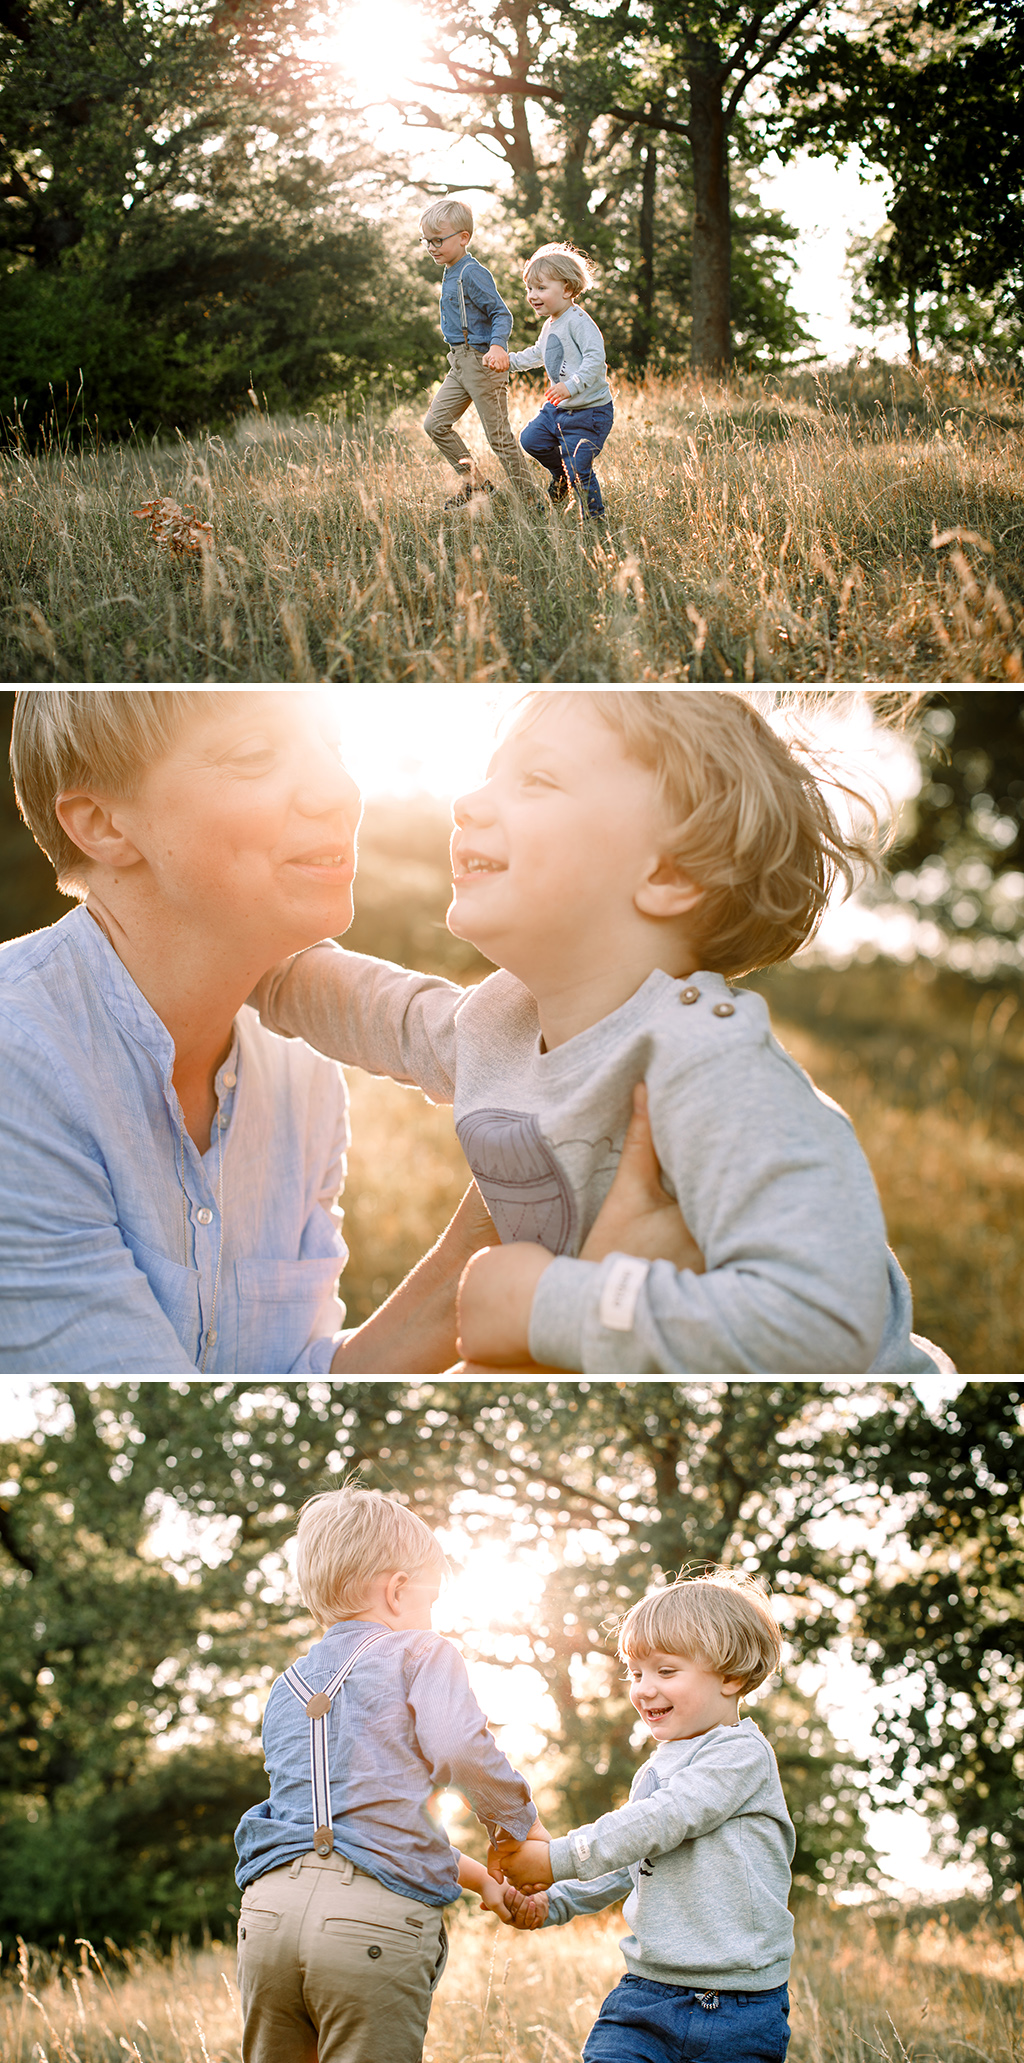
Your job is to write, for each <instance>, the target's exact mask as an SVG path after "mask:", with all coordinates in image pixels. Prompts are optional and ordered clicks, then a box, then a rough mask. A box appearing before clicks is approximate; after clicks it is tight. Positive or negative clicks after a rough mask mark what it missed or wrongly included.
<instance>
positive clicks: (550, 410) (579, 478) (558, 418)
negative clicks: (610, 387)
mask: <svg viewBox="0 0 1024 2063" xmlns="http://www.w3.org/2000/svg"><path fill="white" fill-rule="evenodd" d="M614 418H615V410H614V408H613V407H612V404H611V402H610V401H602V402H600V403H599V404H598V406H597V407H596V408H566V407H564V406H563V407H561V408H556V406H555V404H554V402H553V401H545V403H544V406H543V408H542V409H541V412H540V414H539V415H535V416H534V418H533V421H532V423H527V425H526V428H525V430H521V431H520V434H519V442H520V444H521V445H522V447H523V450H524V451H528V452H529V454H530V457H531V458H535V459H537V460H538V462H539V464H540V465H542V466H544V467H545V468H546V469H547V471H548V472H549V473H550V474H551V478H552V480H553V481H554V483H555V486H556V487H557V486H559V485H560V484H561V483H562V482H563V481H565V480H568V482H569V485H570V487H575V489H576V492H577V494H578V495H579V496H580V497H581V498H583V497H585V498H586V504H587V508H588V510H589V512H590V514H591V515H592V516H603V515H604V502H603V501H602V499H601V483H600V481H599V480H598V477H597V474H596V473H595V471H594V460H595V458H596V457H597V454H598V452H599V451H600V449H601V446H602V444H603V443H604V442H605V439H606V438H607V436H608V432H609V430H610V429H611V426H612V423H613V421H614Z"/></svg>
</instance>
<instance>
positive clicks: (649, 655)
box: [0, 365, 1024, 683]
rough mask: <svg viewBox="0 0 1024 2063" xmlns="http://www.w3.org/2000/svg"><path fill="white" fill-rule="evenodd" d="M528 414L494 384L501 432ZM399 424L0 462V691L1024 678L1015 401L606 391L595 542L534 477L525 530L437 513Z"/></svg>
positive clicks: (272, 432)
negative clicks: (14, 684)
mask: <svg viewBox="0 0 1024 2063" xmlns="http://www.w3.org/2000/svg"><path fill="white" fill-rule="evenodd" d="M538 394H539V389H538V388H537V384H536V382H534V383H532V384H531V383H529V382H528V381H519V382H518V384H517V385H516V386H515V387H514V389H513V394H512V403H511V414H512V420H513V424H514V426H515V427H516V428H517V429H518V428H520V427H521V426H522V424H523V423H524V422H525V421H526V420H527V419H528V417H529V416H530V415H531V414H532V413H533V412H534V409H535V407H536V404H537V400H538ZM422 412H423V410H422V408H416V409H414V408H412V407H409V406H403V407H400V408H398V409H396V410H395V411H394V412H393V413H392V414H391V415H389V416H388V415H383V416H381V417H380V418H379V419H378V420H375V421H371V420H370V419H369V418H367V419H366V420H364V421H357V422H348V421H345V420H344V419H339V420H334V421H321V420H319V419H317V418H315V417H308V418H305V419H301V420H291V419H285V418H281V417H278V418H273V417H269V416H267V415H266V414H265V413H264V412H262V410H260V409H258V408H257V409H251V410H250V413H249V415H248V416H246V417H243V418H241V419H240V420H239V421H238V423H237V424H236V426H235V428H234V430H233V432H232V433H231V434H230V435H228V436H227V437H224V438H222V437H219V436H207V437H203V438H199V439H195V440H192V441H189V440H185V439H178V440H177V441H174V440H173V439H169V440H168V441H167V442H166V443H164V444H160V445H156V444H154V445H150V444H148V443H145V442H142V441H139V442H136V443H134V444H133V443H129V444H125V445H122V446H119V447H114V446H110V447H105V446H104V445H103V443H102V442H101V441H100V440H99V439H98V438H97V439H96V440H95V441H94V442H92V443H90V442H89V440H88V438H86V439H85V440H84V441H82V442H80V443H77V444H75V443H73V442H72V440H71V438H70V436H69V435H68V434H67V433H66V432H62V431H60V430H59V429H58V428H57V427H56V426H54V428H53V430H52V434H51V436H50V440H49V443H48V446H47V448H46V449H43V450H40V451H38V452H35V453H30V452H28V451H27V450H26V449H24V448H19V447H18V445H17V442H15V443H14V444H11V443H10V442H8V444H7V446H6V447H5V449H4V451H3V452H2V454H0V500H2V504H3V510H2V513H3V522H2V524H0V588H2V590H3V591H4V594H5V602H4V604H3V605H2V606H0V677H2V678H4V679H5V680H10V681H32V680H36V681H65V680H75V681H139V682H148V681H154V680H157V681H211V682H212V681H224V682H227V683H232V682H239V681H307V680H334V681H422V682H424V683H430V682H435V681H446V682H448V681H481V682H491V681H499V682H500V681H555V682H557V681H697V680H703V681H718V682H724V681H730V680H738V681H743V680H750V681H765V682H782V681H788V682H815V681H840V682H843V681H868V680H871V681H878V680H880V681H915V682H924V681H932V682H943V681H1005V680H1020V679H1022V678H1024V657H1022V653H1024V520H1022V516H1021V509H1022V506H1024V438H1022V427H1024V396H1022V395H1021V393H1020V392H1019V391H1017V390H1016V389H1014V388H1013V387H1012V386H1008V385H1006V384H1005V383H1004V384H999V383H998V382H994V381H987V382H981V381H978V380H974V381H971V380H965V379H961V378H954V377H952V376H940V375H939V374H937V373H933V372H929V373H921V374H913V373H911V372H910V371H909V370H908V369H906V368H894V367H889V366H881V365H877V366H874V367H872V368H867V369H861V370H860V371H856V370H854V371H853V372H847V373H844V374H838V373H837V374H836V375H834V376H831V377H828V378H826V377H822V378H820V379H815V378H812V377H811V375H810V374H806V373H805V374H801V375H788V376H780V377H779V378H772V379H770V380H767V379H766V380H758V379H754V378H750V377H742V376H737V377H736V378H734V379H732V380H731V381H730V382H728V383H727V384H721V385H709V384H708V383H702V382H701V381H699V380H697V379H696V378H690V379H681V380H674V381H672V382H671V383H659V382H658V381H654V380H652V381H650V382H648V383H647V384H645V385H644V386H642V387H639V388H638V387H631V386H629V385H628V384H627V383H625V382H623V381H621V380H620V381H619V382H618V391H617V421H616V428H615V431H614V433H613V436H612V438H611V441H610V442H609V444H608V446H607V447H606V450H605V452H604V453H603V454H602V458H601V462H600V466H599V471H600V473H601V477H602V480H603V483H604V486H605V492H606V500H607V504H608V521H607V523H606V524H581V522H580V519H579V514H578V511H577V509H576V507H575V505H574V504H572V503H570V504H568V505H567V506H563V507H561V508H557V509H554V508H551V507H549V506H548V505H547V504H546V503H544V502H543V498H542V497H541V495H540V488H541V486H542V485H543V482H544V480H545V478H546V476H544V475H542V473H541V471H540V468H538V469H537V471H538V504H537V506H536V508H534V509H530V510H524V509H523V507H522V506H521V505H520V506H516V505H515V504H514V499H513V497H512V496H510V495H507V494H506V495H503V496H502V497H501V498H500V500H499V499H497V498H495V499H494V500H487V499H485V498H482V497H481V498H480V500H479V506H477V505H476V504H474V508H473V510H472V511H471V512H467V511H465V510H457V511H455V512H453V513H450V514H445V513H444V512H443V510H442V503H443V501H444V499H445V496H446V495H448V494H450V493H451V491H452V488H453V486H454V484H455V481H454V475H453V474H451V472H450V471H449V469H448V468H447V467H446V466H445V464H444V463H443V461H440V460H439V459H438V457H437V455H436V454H435V453H434V452H433V451H432V449H431V447H430V446H429V445H428V443H427V440H426V438H425V437H424V435H423V433H422V430H421V428H420V417H421V415H422ZM466 422H467V423H468V424H469V425H470V427H469V428H468V430H467V432H466V434H467V439H468V441H470V442H471V443H472V442H473V441H474V439H475V448H476V450H477V452H478V453H479V454H481V455H485V456H486V470H487V471H488V473H489V474H490V476H491V477H492V478H495V477H500V468H498V466H497V462H496V461H495V460H494V458H493V456H492V455H491V454H489V453H486V454H485V447H484V446H483V444H482V439H481V433H480V431H479V425H478V424H477V423H476V418H475V416H473V417H468V418H466ZM156 504H163V514H164V516H167V515H168V505H172V506H173V507H174V508H177V510H178V511H179V515H178V517H176V518H175V517H173V515H171V516H170V518H169V520H170V522H171V525H172V527H173V526H174V525H176V526H177V531H178V535H179V541H182V542H183V543H184V545H185V547H186V548H185V549H184V550H183V551H181V552H176V551H175V550H174V549H172V548H171V546H170V544H168V543H167V542H160V541H158V540H157V539H156V538H155V537H154V535H153V532H152V517H149V518H147V517H143V516H139V515H138V514H136V513H135V512H136V511H137V510H139V509H144V508H146V507H147V506H149V507H150V508H153V507H154V505H156ZM156 517H157V522H158V527H159V524H160V520H161V513H160V509H156ZM199 526H209V527H208V528H206V527H203V528H200V527H199ZM166 527H167V526H166V524H165V525H164V529H165V532H166Z"/></svg>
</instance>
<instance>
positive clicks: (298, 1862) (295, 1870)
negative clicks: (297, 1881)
mask: <svg viewBox="0 0 1024 2063" xmlns="http://www.w3.org/2000/svg"><path fill="white" fill-rule="evenodd" d="M301 1868H302V1857H301V1855H297V1856H296V1858H295V1861H294V1862H293V1864H292V1867H291V1875H292V1876H293V1877H297V1876H298V1874H299V1871H300V1870H301Z"/></svg>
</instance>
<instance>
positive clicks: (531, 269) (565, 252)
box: [523, 244, 597, 296]
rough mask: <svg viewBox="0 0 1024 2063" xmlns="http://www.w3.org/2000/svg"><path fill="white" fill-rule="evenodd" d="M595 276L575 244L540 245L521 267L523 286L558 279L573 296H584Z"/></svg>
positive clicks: (591, 267) (589, 264) (588, 262)
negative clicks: (570, 289) (570, 290)
mask: <svg viewBox="0 0 1024 2063" xmlns="http://www.w3.org/2000/svg"><path fill="white" fill-rule="evenodd" d="M596 277H597V275H596V273H595V271H594V268H593V266H592V265H591V263H590V261H589V259H587V258H585V257H584V256H583V253H582V251H578V250H577V249H576V246H575V244H541V247H540V250H539V251H534V254H533V257H532V258H527V260H526V264H525V265H524V266H523V282H524V285H526V286H528V287H530V286H533V285H534V284H535V282H536V281H538V280H544V279H560V280H561V281H562V284H563V286H567V287H571V288H572V289H573V294H574V296H575V295H576V294H585V293H586V292H587V290H588V288H589V287H592V286H593V284H594V281H595V279H596Z"/></svg>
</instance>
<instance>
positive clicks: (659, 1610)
mask: <svg viewBox="0 0 1024 2063" xmlns="http://www.w3.org/2000/svg"><path fill="white" fill-rule="evenodd" d="M618 1634H619V1654H620V1656H621V1657H622V1660H623V1661H624V1662H631V1661H638V1662H639V1661H642V1660H643V1658H644V1656H645V1655H650V1654H655V1653H660V1654H666V1655H682V1656H683V1657H684V1658H685V1659H686V1660H687V1661H690V1662H701V1663H703V1665H704V1667H705V1668H706V1669H710V1671H711V1673H712V1675H713V1676H721V1677H722V1678H723V1679H725V1680H726V1681H728V1680H729V1679H730V1678H735V1679H736V1680H737V1681H738V1683H739V1686H740V1696H741V1697H745V1696H746V1695H747V1693H748V1692H749V1691H753V1690H756V1689H757V1687H758V1684H760V1683H763V1682H764V1681H765V1678H766V1677H768V1676H772V1675H774V1672H775V1670H776V1669H777V1668H778V1666H779V1660H780V1657H781V1654H782V1635H781V1634H780V1632H779V1629H778V1626H777V1625H776V1623H775V1620H774V1618H773V1617H772V1614H771V1610H770V1608H769V1604H768V1590H767V1586H766V1585H765V1584H763V1583H762V1582H761V1581H760V1579H759V1578H757V1577H754V1576H744V1575H733V1574H731V1573H730V1571H728V1570H727V1569H709V1570H706V1571H705V1572H704V1574H703V1575H701V1576H680V1577H678V1578H677V1580H676V1582H675V1583H672V1584H670V1585H669V1586H668V1587H667V1588H666V1589H664V1590H651V1591H649V1592H648V1594H647V1596H646V1597H643V1598H641V1599H640V1602H639V1604H635V1605H631V1606H630V1609H629V1611H628V1612H626V1614H625V1616H624V1617H623V1618H622V1620H621V1621H620V1623H619V1629H618Z"/></svg>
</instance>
